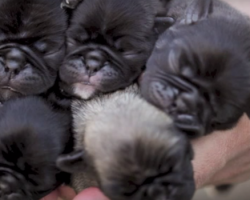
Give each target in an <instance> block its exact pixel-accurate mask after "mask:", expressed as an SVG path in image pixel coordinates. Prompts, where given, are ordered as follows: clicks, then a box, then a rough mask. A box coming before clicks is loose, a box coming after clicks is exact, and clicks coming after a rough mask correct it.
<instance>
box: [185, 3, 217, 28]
mask: <svg viewBox="0 0 250 200" xmlns="http://www.w3.org/2000/svg"><path fill="white" fill-rule="evenodd" d="M212 10H213V0H193V1H192V2H191V3H190V5H189V6H188V7H187V9H186V11H185V14H184V19H182V20H181V23H182V24H193V23H196V22H197V21H200V20H203V19H206V18H207V17H208V16H209V14H211V13H212Z"/></svg>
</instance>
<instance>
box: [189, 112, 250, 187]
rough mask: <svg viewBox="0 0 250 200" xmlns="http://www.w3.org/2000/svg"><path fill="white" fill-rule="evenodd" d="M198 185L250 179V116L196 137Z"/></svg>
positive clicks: (203, 185) (195, 171)
mask: <svg viewBox="0 0 250 200" xmlns="http://www.w3.org/2000/svg"><path fill="white" fill-rule="evenodd" d="M192 146H193V149H194V152H195V159H194V160H193V167H194V176H195V182H196V188H197V189H200V188H202V187H205V186H208V185H221V184H228V183H231V184H233V183H240V182H244V181H246V180H249V179H250V156H249V155H250V120H249V119H248V117H247V116H246V115H244V116H243V117H242V118H241V119H240V121H239V123H238V124H237V126H236V127H235V128H233V129H231V130H228V131H217V132H214V133H212V134H210V135H208V136H206V137H202V138H199V139H197V140H194V141H192Z"/></svg>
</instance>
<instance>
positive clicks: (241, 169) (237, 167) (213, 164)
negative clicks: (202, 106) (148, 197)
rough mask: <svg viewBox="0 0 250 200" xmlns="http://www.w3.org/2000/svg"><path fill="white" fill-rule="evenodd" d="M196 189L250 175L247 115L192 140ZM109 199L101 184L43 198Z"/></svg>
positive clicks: (237, 179) (68, 199)
mask: <svg viewBox="0 0 250 200" xmlns="http://www.w3.org/2000/svg"><path fill="white" fill-rule="evenodd" d="M192 146H193V149H194V152H195V159H194V160H193V167H194V176H195V182H196V189H200V188H203V187H205V186H208V185H220V184H228V183H240V182H244V181H247V180H249V179H250V156H249V154H250V120H249V119H248V117H247V116H246V115H244V116H243V117H242V118H241V119H240V121H239V122H238V124H237V126H236V127H235V128H233V129H231V130H228V131H217V132H214V133H212V134H210V135H208V136H205V137H201V138H199V139H196V140H193V141H192ZM59 196H60V197H61V198H62V199H63V200H72V199H73V200H108V198H107V197H105V196H104V195H103V194H102V193H101V191H100V190H99V189H98V188H88V189H86V190H84V191H82V192H81V193H79V194H78V195H76V194H75V193H74V191H73V190H72V189H70V188H68V187H66V186H62V187H61V188H59V189H58V190H57V191H54V192H53V193H52V194H50V195H49V196H48V197H46V198H44V199H43V200H57V199H58V197H59Z"/></svg>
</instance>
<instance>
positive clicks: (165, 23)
mask: <svg viewBox="0 0 250 200" xmlns="http://www.w3.org/2000/svg"><path fill="white" fill-rule="evenodd" d="M155 3H156V4H155V5H156V15H155V23H154V31H155V32H156V33H157V34H158V35H160V34H161V33H163V32H164V31H165V30H166V29H168V28H169V27H170V26H172V25H174V23H175V19H174V18H173V17H170V16H167V6H168V4H169V0H155Z"/></svg>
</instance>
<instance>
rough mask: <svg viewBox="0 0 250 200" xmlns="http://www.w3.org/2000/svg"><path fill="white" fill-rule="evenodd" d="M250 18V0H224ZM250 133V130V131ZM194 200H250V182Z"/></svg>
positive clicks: (198, 192)
mask: <svg viewBox="0 0 250 200" xmlns="http://www.w3.org/2000/svg"><path fill="white" fill-rule="evenodd" d="M224 1H226V2H228V3H229V4H231V5H232V6H234V7H235V8H237V9H238V10H240V11H241V12H243V13H245V14H248V15H249V16H250V0H224ZM249 131H250V130H249ZM193 200H250V181H249V182H246V183H242V184H238V185H235V187H234V188H233V189H232V191H230V192H229V193H228V194H225V195H220V196H218V195H217V196H211V195H208V193H207V192H206V190H205V189H203V190H199V191H197V192H196V195H195V196H194V198H193Z"/></svg>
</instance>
